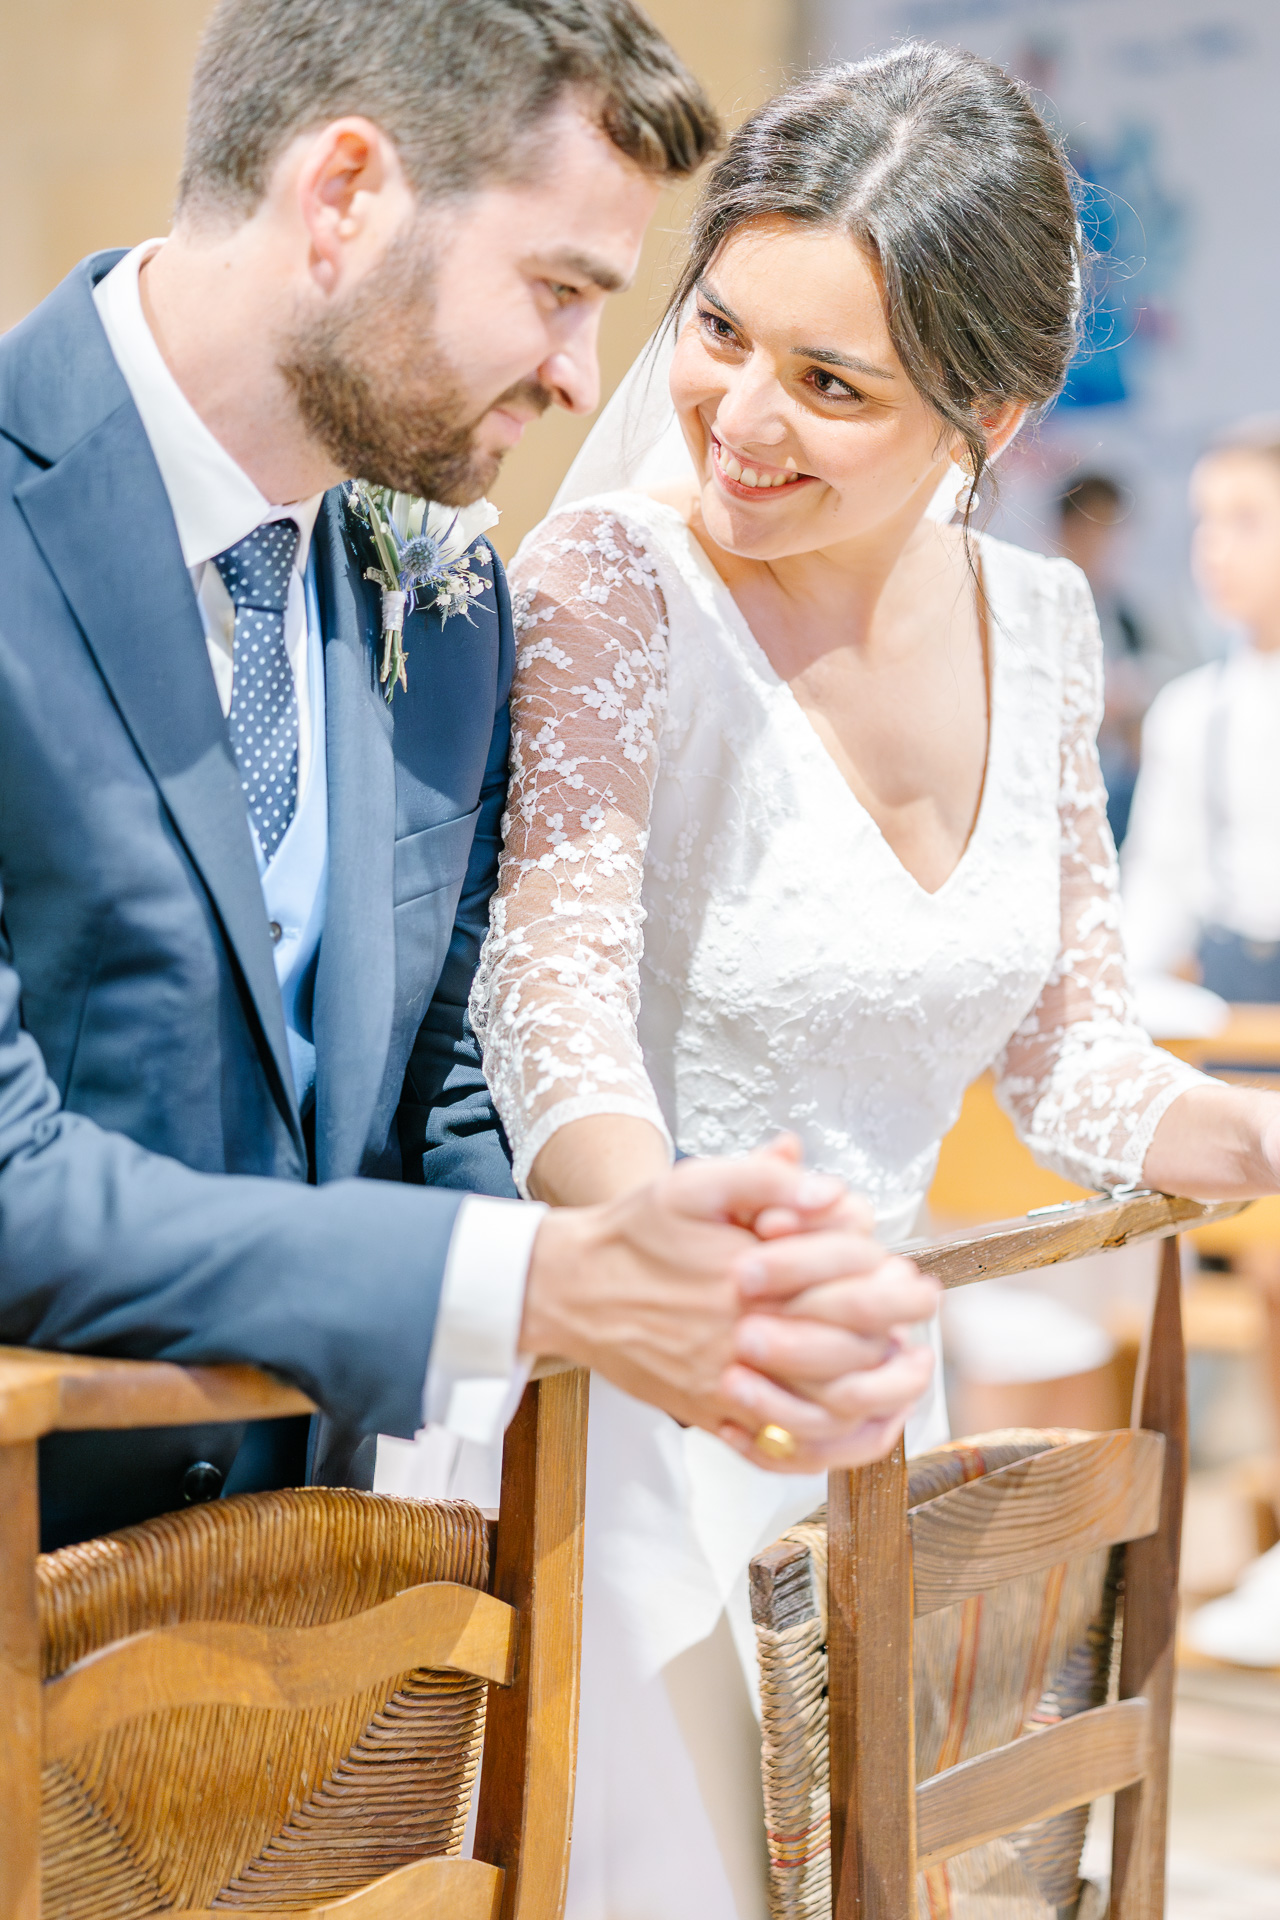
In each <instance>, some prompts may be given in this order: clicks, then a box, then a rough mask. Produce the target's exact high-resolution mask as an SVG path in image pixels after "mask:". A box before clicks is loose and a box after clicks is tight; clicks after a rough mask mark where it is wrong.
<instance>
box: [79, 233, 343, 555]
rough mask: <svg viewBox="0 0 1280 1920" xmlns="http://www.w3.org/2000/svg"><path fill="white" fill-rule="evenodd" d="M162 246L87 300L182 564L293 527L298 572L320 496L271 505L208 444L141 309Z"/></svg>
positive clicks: (129, 259) (217, 445)
mask: <svg viewBox="0 0 1280 1920" xmlns="http://www.w3.org/2000/svg"><path fill="white" fill-rule="evenodd" d="M163 245H164V241H163V240H144V241H143V243H142V245H141V246H138V247H135V248H134V249H133V251H132V253H127V254H126V255H125V257H124V259H123V260H119V261H117V263H116V265H115V266H114V267H113V268H112V269H111V271H110V273H108V274H107V275H105V277H104V278H103V279H102V280H100V281H99V282H98V285H97V286H96V287H95V288H94V293H93V298H94V302H95V304H96V306H97V309H98V318H99V319H100V320H101V322H102V326H103V331H104V332H105V333H106V336H107V343H108V345H109V346H110V348H111V351H112V353H113V354H114V356H115V360H116V365H117V366H118V367H119V369H120V372H121V374H122V375H123V376H124V381H125V385H126V386H127V387H128V389H129V391H130V393H131V394H132V395H133V403H134V405H135V406H136V407H137V409H138V413H139V416H140V418H141V420H142V425H143V429H144V431H145V433H146V436H147V439H148V440H149V441H150V442H151V451H152V453H153V454H154V455H155V458H156V465H157V466H158V467H159V469H160V478H161V480H162V481H163V482H164V489H165V492H166V493H167V494H168V496H169V505H170V506H171V507H172V509H173V517H174V520H175V522H176V523H177V528H178V539H179V540H180V541H181V543H182V557H183V559H184V560H185V561H186V563H187V565H188V566H189V567H198V566H201V565H202V564H203V562H204V561H206V560H212V559H213V557H214V555H215V554H218V553H225V552H226V550H227V548H228V547H234V546H235V544H236V542H237V541H238V540H243V539H244V538H245V536H246V534H250V533H252V532H253V530H254V528H255V527H260V526H261V525H262V524H263V522H264V521H267V520H282V519H286V518H287V519H290V520H296V522H297V524H298V533H299V539H298V552H297V556H296V560H295V565H296V566H297V568H298V570H299V572H301V571H302V569H303V568H304V567H305V566H306V564H307V553H308V550H309V548H310V544H311V534H312V530H313V528H314V527H315V522H316V515H317V513H318V512H319V510H320V502H321V500H322V499H323V498H324V496H323V494H319V493H316V494H313V495H312V496H311V498H310V499H309V500H295V501H291V502H290V503H289V504H288V505H287V506H273V504H272V503H271V501H270V500H268V499H267V498H266V496H265V494H262V493H260V492H259V491H258V489H257V487H256V486H255V485H254V484H253V481H252V480H251V479H250V478H249V476H248V474H247V473H246V472H245V471H244V469H243V468H242V467H239V466H237V465H236V463H235V461H234V460H233V459H232V458H231V455H230V454H229V453H228V452H227V450H226V448H225V447H224V446H223V445H222V443H221V442H220V441H219V440H216V439H215V438H214V436H213V434H212V433H210V431H209V429H208V427H206V425H205V423H204V421H203V420H202V419H201V418H200V415H199V414H198V413H197V412H196V410H195V408H194V407H193V406H192V404H191V402H190V401H189V400H188V399H187V396H186V394H185V393H183V391H182V388H181V387H180V386H179V385H178V383H177V381H176V380H175V379H174V377H173V375H172V374H171V373H170V371H169V369H168V367H167V366H166V365H165V361H164V356H163V354H162V353H161V352H160V349H159V347H158V346H157V345H156V341H155V336H154V334H153V333H152V331H151V329H150V327H149V326H148V325H147V317H146V314H145V313H144V312H143V309H142V294H141V291H140V289H139V287H138V274H139V271H140V269H141V268H142V266H143V264H144V263H145V262H146V261H147V260H149V259H150V258H151V256H152V254H154V253H155V252H156V251H157V250H158V249H159V248H160V247H162V246H163Z"/></svg>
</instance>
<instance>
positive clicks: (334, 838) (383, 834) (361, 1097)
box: [314, 490, 396, 1180]
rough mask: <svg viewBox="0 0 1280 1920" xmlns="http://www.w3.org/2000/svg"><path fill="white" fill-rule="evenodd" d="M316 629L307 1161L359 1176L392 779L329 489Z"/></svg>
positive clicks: (391, 868) (378, 1047)
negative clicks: (322, 890)
mask: <svg viewBox="0 0 1280 1920" xmlns="http://www.w3.org/2000/svg"><path fill="white" fill-rule="evenodd" d="M315 541H316V564H317V574H318V584H319V589H320V606H321V618H322V620H323V623H324V636H325V649H324V658H325V732H326V736H327V738H326V769H327V772H328V777H329V893H328V903H327V906H326V908H325V930H324V939H323V940H322V942H321V945H320V959H319V963H318V967H317V972H316V993H315V1014H314V1031H315V1041H316V1166H317V1171H318V1174H319V1177H320V1179H321V1180H332V1179H339V1178H342V1177H345V1176H347V1175H350V1174H355V1173H358V1172H359V1171H360V1169H361V1163H362V1158H363V1156H364V1152H365V1148H366V1146H367V1145H368V1143H369V1132H370V1128H371V1125H372V1122H373V1118H374V1113H375V1110H376V1108H377V1106H378V1095H379V1091H380V1089H381V1086H382V1080H383V1074H384V1070H385V1067H386V1062H387V1051H388V1046H389V1044H390V1039H391V1022H392V1013H393V1007H394V1003H395V997H396V942H395V918H394V907H395V836H396V775H395V759H394V755H393V752H392V739H393V729H392V719H391V712H390V709H389V708H388V706H387V703H386V701H385V700H384V699H383V697H382V693H381V690H380V689H379V687H378V685H377V682H376V679H375V677H374V672H373V659H374V642H375V641H376V638H377V636H376V634H375V633H374V632H373V627H374V625H375V623H376V617H377V614H376V599H375V596H374V594H373V593H372V592H370V591H368V590H366V588H365V586H364V584H363V582H362V581H361V580H360V579H359V577H358V574H357V570H356V568H355V566H354V564H353V562H352V560H351V558H350V556H349V554H348V551H347V547H346V542H345V538H344V532H343V511H342V505H341V496H340V493H339V492H338V491H336V490H335V491H334V492H332V493H330V494H329V495H328V497H327V498H326V500H325V501H324V503H323V505H322V507H321V509H320V514H319V517H318V519H317V521H316V531H315Z"/></svg>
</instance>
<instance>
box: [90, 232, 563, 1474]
mask: <svg viewBox="0 0 1280 1920" xmlns="http://www.w3.org/2000/svg"><path fill="white" fill-rule="evenodd" d="M163 245H164V242H163V240H147V241H144V242H143V243H142V245H141V246H139V247H135V248H134V249H133V251H132V253H129V254H126V255H125V257H124V259H123V260H120V261H119V262H118V263H117V264H116V266H114V267H113V268H112V270H111V272H110V273H108V274H107V275H106V276H105V277H104V278H103V279H102V280H101V281H100V282H99V283H98V286H97V287H96V289H95V291H94V301H95V304H96V306H97V309H98V317H99V319H100V320H101V321H102V325H103V329H104V331H105V333H106V336H107V341H108V344H109V345H110V347H111V351H112V353H113V355H114V356H115V360H116V364H117V365H118V366H119V368H120V372H121V374H122V375H123V377H124V381H125V384H126V385H127V386H128V388H129V391H130V393H131V394H132V396H133V400H134V404H135V405H136V407H137V409H138V413H139V415H140V417H141V420H142V425H143V428H144V430H145V432H146V435H147V438H148V440H149V441H150V443H151V450H152V452H153V453H154V455H155V458H156V465H157V466H158V467H159V469H160V477H161V480H162V481H163V482H164V487H165V491H166V493H167V494H168V496H169V504H170V506H171V507H172V509H173V517H174V521H175V524H176V526H177V530H178V539H179V541H180V543H181V546H182V554H183V558H184V560H185V561H186V563H187V566H188V567H189V569H190V570H191V581H192V585H193V587H194V588H195V592H196V599H197V602H198V604H199V607H200V615H201V619H202V620H203V622H204V630H205V644H206V646H207V648H208V654H209V665H210V668H211V669H212V672H213V679H214V685H215V687H216V689H217V693H218V698H219V701H220V703H221V706H222V711H223V714H224V716H225V715H226V714H227V713H229V712H230V709H231V687H232V680H233V677H234V659H235V656H234V641H235V609H234V607H233V606H232V604H231V599H230V596H229V594H228V593H227V590H226V587H225V586H224V584H223V581H222V577H221V575H220V574H219V572H218V569H217V568H216V567H215V566H214V565H213V564H212V562H213V559H214V557H215V556H216V555H217V554H220V553H224V552H225V551H226V550H227V548H228V547H233V546H235V545H236V543H237V542H238V541H240V540H243V539H245V538H246V536H247V535H248V534H250V533H252V532H253V531H254V529H255V528H257V527H260V526H262V525H263V524H264V523H266V522H267V521H270V520H281V519H286V518H287V519H291V520H294V521H296V522H297V526H298V532H299V539H298V551H297V554H296V556H295V560H294V571H293V574H292V577H291V579H290V582H289V596H288V604H287V606H286V609H285V648H286V651H287V652H288V656H289V664H290V666H291V667H292V669H293V678H294V686H295V689H296V692H297V700H298V808H297V811H296V812H295V815H294V818H293V821H292V822H291V823H290V826H289V829H288V831H287V832H286V833H285V835H284V837H283V839H282V840H281V842H280V845H279V847H278V848H277V850H276V853H275V856H274V857H273V858H272V859H271V861H270V862H268V861H266V860H264V858H263V855H262V849H261V847H260V846H259V845H258V841H257V835H256V834H253V841H254V847H255V851H256V853H257V857H258V871H259V874H260V876H261V881H262V890H263V900H264V905H265V909H266V913H267V918H268V921H269V923H270V925H271V931H272V938H273V942H274V953H275V961H276V977H277V979H278V981H279V983H280V989H281V998H282V1002H283V1006H284V1011H285V1023H286V1030H287V1033H288V1038H289V1051H290V1058H291V1060H292V1062H293V1069H294V1079H295V1085H296V1087H297V1092H298V1097H299V1100H300V1101H305V1100H307V1099H308V1098H309V1097H310V1095H311V1091H312V1087H313V1086H314V1080H315V1051H314V1046H313V1045H312V1040H311V1028H310V1016H309V1011H308V1006H309V999H310V995H309V993H308V992H307V991H306V988H307V982H308V980H309V977H310V975H311V973H312V971H313V968H314V962H315V957H316V954H317V952H318V950H319V945H320V940H321V938H322V935H323V929H324V913H325V904H326V881H327V867H328V844H327V843H328V832H327V799H326V787H325V779H324V763H325V754H324V751H323V742H324V737H325V736H324V650H323V636H322V633H321V628H320V608H319V599H318V596H317V593H316V586H315V565H314V557H313V555H312V552H311V536H312V532H313V530H314V528H315V521H316V515H317V513H318V512H319V508H320V501H321V499H322V497H323V496H322V495H320V494H315V495H313V497H312V498H311V499H309V500H302V501H292V502H288V503H286V504H284V505H276V504H273V503H272V502H271V501H270V500H268V499H267V498H266V497H265V495H264V494H262V493H261V492H259V490H258V488H257V487H256V486H255V485H254V483H253V481H252V480H251V479H250V478H249V476H248V474H247V473H245V472H244V470H243V469H242V468H241V467H239V466H237V465H236V462H235V461H234V460H233V459H232V458H231V456H230V454H229V453H228V452H227V451H226V449H225V447H223V446H222V444H221V442H220V441H218V440H217V439H215V437H214V435H213V434H212V433H211V432H210V431H209V428H208V427H207V426H206V425H205V423H204V421H203V420H202V419H201V418H200V416H199V414H198V413H197V412H196V410H195V408H194V407H193V406H192V405H191V403H190V401H189V400H188V399H187V397H186V395H185V394H184V393H183V391H182V389H181V388H180V387H179V385H178V383H177V381H176V380H175V379H174V377H173V375H172V374H171V373H170V371H169V368H168V366H167V364H166V362H165V360H164V357H163V355H162V354H161V352H160V349H159V347H158V346H157V344H156V341H155V338H154V336H153V334H152V332H151V329H150V327H149V326H148V324H147V320H146V315H145V313H144V311H143V306H142V297H141V293H140V289H139V285H138V276H139V272H140V270H141V268H142V266H143V265H144V263H145V262H146V261H147V260H149V259H150V258H151V256H152V255H153V254H154V253H155V252H156V251H157V250H158V249H159V248H160V247H161V246H163ZM249 825H250V832H251V833H252V831H253V823H252V821H250V822H249ZM291 843H292V844H291ZM277 929H278V930H279V931H277ZM544 1211H545V1209H544V1208H542V1207H540V1206H530V1205H526V1204H524V1203H522V1202H520V1201H517V1200H496V1199H491V1198H488V1197H482V1196H478V1195H472V1196H470V1197H469V1198H468V1199H466V1200H464V1201H463V1203H462V1206H461V1208H460V1209H459V1212H458V1218H457V1222H456V1225H455V1227H454V1231H453V1237H452V1239H451V1241H450V1243H449V1252H448V1256H447V1259H446V1262H445V1272H444V1279H443V1283H442V1288H441V1295H440V1304H439V1311H438V1315H437V1319H436V1328H435V1335H434V1338H433V1341H432V1346H431V1356H430V1362H429V1366H428V1370H427V1379H426V1383H425V1385H424V1388H423V1419H424V1422H435V1423H438V1424H439V1425H440V1426H443V1427H444V1428H446V1429H447V1430H448V1433H449V1434H450V1435H451V1436H453V1437H454V1439H455V1441H456V1440H466V1441H475V1442H478V1443H480V1444H482V1445H491V1444H492V1443H493V1442H494V1441H495V1440H496V1439H497V1438H498V1436H499V1435H500V1433H501V1432H502V1428H503V1426H504V1425H505V1424H506V1422H507V1421H508V1420H509V1419H510V1417H511V1415H512V1413H514V1411H515V1407H516V1404H517V1403H518V1401H519V1397H520V1393H521V1391H522V1389H523V1386H524V1382H525V1379H526V1377H527V1374H528V1365H527V1363H526V1362H523V1361H521V1359H520V1358H519V1355H518V1352H517V1346H518V1340H519V1332H520V1320H521V1316H522V1313H523V1309H524V1289H525V1280H526V1277H527V1273H528V1266H529V1259H530V1256H531V1253H532V1248H533V1240H534V1236H535V1234H536V1233H537V1230H538V1224H539V1222H540V1220H541V1217H542V1214H543V1212H544Z"/></svg>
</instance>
